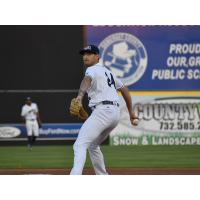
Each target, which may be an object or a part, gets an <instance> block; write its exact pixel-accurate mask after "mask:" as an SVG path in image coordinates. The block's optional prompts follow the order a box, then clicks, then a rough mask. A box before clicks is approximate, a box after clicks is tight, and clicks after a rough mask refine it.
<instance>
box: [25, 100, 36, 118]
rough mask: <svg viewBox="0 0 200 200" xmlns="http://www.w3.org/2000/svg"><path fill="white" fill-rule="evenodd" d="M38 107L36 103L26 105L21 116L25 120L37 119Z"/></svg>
mask: <svg viewBox="0 0 200 200" xmlns="http://www.w3.org/2000/svg"><path fill="white" fill-rule="evenodd" d="M37 112H38V107H37V104H36V103H31V105H30V106H29V105H27V104H25V105H24V106H23V107H22V112H21V116H22V117H24V118H25V120H34V119H37Z"/></svg>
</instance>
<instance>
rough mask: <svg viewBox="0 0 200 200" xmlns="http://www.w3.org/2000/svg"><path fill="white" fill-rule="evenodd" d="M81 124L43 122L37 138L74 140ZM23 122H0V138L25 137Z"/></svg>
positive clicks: (14, 138) (15, 138)
mask: <svg viewBox="0 0 200 200" xmlns="http://www.w3.org/2000/svg"><path fill="white" fill-rule="evenodd" d="M81 126H82V124H43V125H42V128H40V130H39V138H43V139H47V140H48V139H66V140H75V139H76V138H77V135H78V132H79V130H80V128H81ZM26 137H27V133H26V127H25V125H24V124H0V140H17V139H20V138H26Z"/></svg>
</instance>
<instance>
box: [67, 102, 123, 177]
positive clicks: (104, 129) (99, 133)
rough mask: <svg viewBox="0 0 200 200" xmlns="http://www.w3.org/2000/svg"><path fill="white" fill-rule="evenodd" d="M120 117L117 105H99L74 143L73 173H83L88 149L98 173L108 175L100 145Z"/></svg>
mask: <svg viewBox="0 0 200 200" xmlns="http://www.w3.org/2000/svg"><path fill="white" fill-rule="evenodd" d="M119 118H120V109H119V107H118V106H116V105H98V106H97V107H96V108H95V110H94V111H93V112H92V114H91V115H90V117H89V118H88V119H87V120H86V121H85V123H84V124H83V126H82V127H81V129H80V132H79V135H78V138H77V140H76V142H75V143H74V146H73V149H74V165H73V168H72V170H71V173H70V174H71V175H81V174H82V172H83V168H84V165H85V161H86V155H87V149H88V151H89V155H90V159H91V161H92V165H93V167H94V171H95V173H96V174H97V175H106V174H108V173H107V172H106V168H105V164H104V158H103V154H102V152H101V150H100V147H99V145H100V144H101V143H102V142H103V141H104V140H105V139H106V138H107V136H108V135H109V133H110V132H111V131H112V129H114V128H115V127H116V126H117V124H118V122H119Z"/></svg>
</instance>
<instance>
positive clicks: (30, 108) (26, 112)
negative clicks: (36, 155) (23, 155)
mask: <svg viewBox="0 0 200 200" xmlns="http://www.w3.org/2000/svg"><path fill="white" fill-rule="evenodd" d="M21 116H22V119H23V121H24V122H25V124H26V130H27V137H28V148H29V149H30V150H31V149H32V145H33V143H34V142H35V140H36V138H37V137H38V136H39V128H40V127H41V125H42V123H41V120H40V116H39V111H38V106H37V104H36V103H33V102H32V100H31V98H30V97H27V98H26V104H25V105H24V106H23V107H22V111H21Z"/></svg>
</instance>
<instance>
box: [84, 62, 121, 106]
mask: <svg viewBox="0 0 200 200" xmlns="http://www.w3.org/2000/svg"><path fill="white" fill-rule="evenodd" d="M85 76H89V77H90V78H91V79H92V82H91V87H90V88H89V89H88V90H87V93H88V97H89V107H92V106H94V105H98V104H99V103H100V102H102V101H106V100H107V101H117V102H118V100H119V97H118V95H117V91H116V90H117V89H120V88H122V87H124V85H123V83H122V82H121V81H120V80H119V79H118V78H117V77H116V76H115V75H114V74H112V72H111V71H110V70H108V69H107V68H106V67H104V66H103V65H101V64H99V63H98V64H95V65H93V66H91V67H88V68H87V70H86V72H85Z"/></svg>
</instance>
